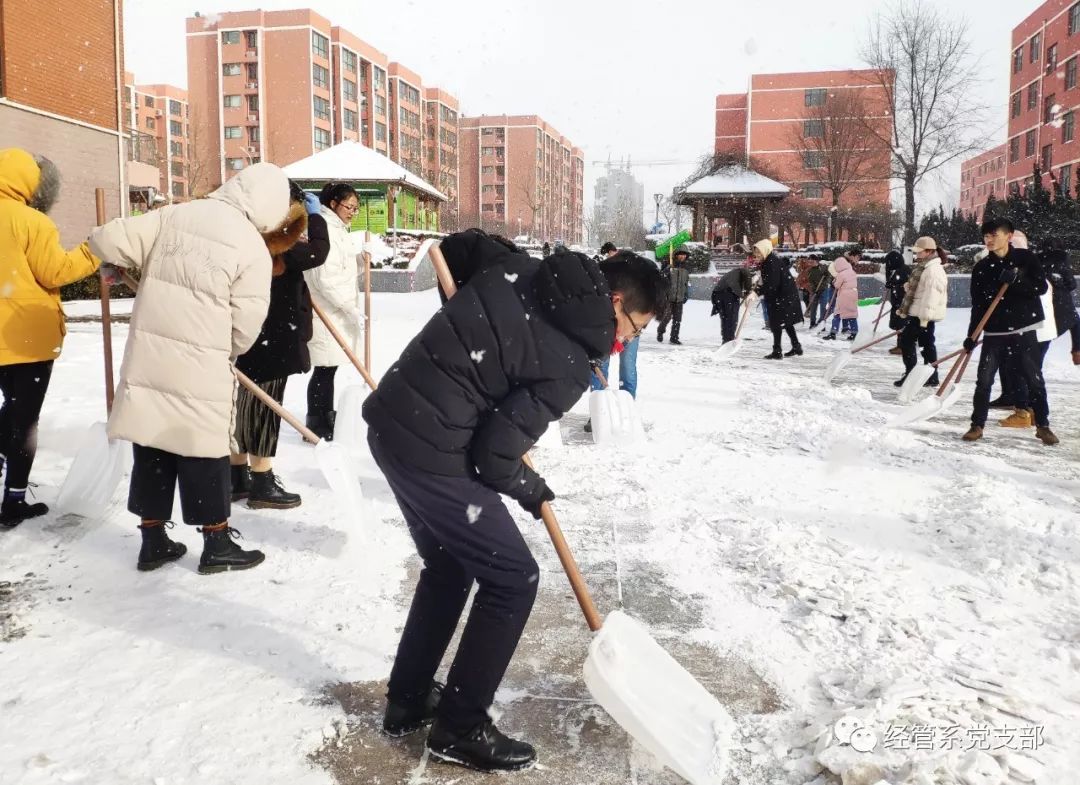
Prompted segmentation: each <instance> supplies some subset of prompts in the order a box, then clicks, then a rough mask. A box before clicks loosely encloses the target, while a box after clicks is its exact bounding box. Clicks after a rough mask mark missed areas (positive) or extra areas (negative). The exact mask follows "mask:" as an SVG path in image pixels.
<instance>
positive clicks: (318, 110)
mask: <svg viewBox="0 0 1080 785" xmlns="http://www.w3.org/2000/svg"><path fill="white" fill-rule="evenodd" d="M314 101H315V116H316V117H317V118H319V119H320V120H329V119H330V102H329V101H327V100H326V99H325V98H321V97H320V96H315V98H314Z"/></svg>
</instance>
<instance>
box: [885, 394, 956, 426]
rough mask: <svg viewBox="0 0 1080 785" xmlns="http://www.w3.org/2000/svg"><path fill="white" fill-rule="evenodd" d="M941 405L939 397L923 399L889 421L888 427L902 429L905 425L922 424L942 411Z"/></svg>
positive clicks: (932, 396) (933, 396)
mask: <svg viewBox="0 0 1080 785" xmlns="http://www.w3.org/2000/svg"><path fill="white" fill-rule="evenodd" d="M941 404H942V400H941V398H939V397H938V396H937V395H931V396H929V397H928V398H923V399H922V400H921V401H918V402H916V403H913V404H912V405H911V406H909V407H907V408H906V409H904V410H903V411H902V412H900V414H898V415H896V416H895V417H893V418H892V419H891V420H889V422H888V423H887V424H886V427H887V428H902V427H904V426H905V425H912V424H914V423H917V422H922V421H923V420H929V419H930V418H931V417H933V416H934V415H936V414H937V413H938V412H940V411H941Z"/></svg>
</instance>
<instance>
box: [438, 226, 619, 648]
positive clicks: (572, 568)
mask: <svg viewBox="0 0 1080 785" xmlns="http://www.w3.org/2000/svg"><path fill="white" fill-rule="evenodd" d="M428 255H429V256H430V257H431V263H432V264H433V265H434V266H435V274H436V275H437V276H438V278H439V284H440V285H441V286H442V290H443V294H445V295H446V296H447V298H450V297H453V296H454V293H455V292H457V285H456V284H455V283H454V277H453V276H452V275H450V268H449V267H448V266H447V264H446V259H445V258H444V257H443V255H442V250H441V249H440V248H439V246H438V245H432V246H431V250H430V251H428ZM605 386H606V385H605ZM521 460H522V462H523V463H524V464H525V465H526V466H528V467H529V468H530V469H533V471H535V468H534V467H533V463H532V461H531V460H530V459H529V456H528V455H523V456H521ZM540 518H541V519H542V520H543V521H544V528H546V529H547V533H548V537H550V538H551V544H552V545H554V546H555V553H557V554H558V555H559V562H560V563H561V564H562V568H563V571H564V572H565V573H566V577H567V578H568V579H569V580H570V586H571V588H573V590H574V596H575V597H577V601H578V605H580V606H581V612H582V613H583V614H585V621H586V622H587V623H588V625H589V629H590V630H592V631H593V632H596V631H597V630H599V629H600V627H601V626H602V625H603V621H602V620H601V618H600V614H599V613H598V612H597V610H596V605H595V604H594V603H593V600H592V594H590V593H589V587H588V586H587V585H586V584H585V579H584V578H582V577H581V570H580V569H579V568H578V565H577V562H576V561H575V560H574V554H573V553H571V552H570V546H569V545H568V544H567V542H566V538H565V537H564V536H563V533H562V527H561V526H559V521H558V519H556V517H555V513H554V512H553V511H552V509H551V505H550V504H548V503H547V502H544V503H543V504H541V505H540Z"/></svg>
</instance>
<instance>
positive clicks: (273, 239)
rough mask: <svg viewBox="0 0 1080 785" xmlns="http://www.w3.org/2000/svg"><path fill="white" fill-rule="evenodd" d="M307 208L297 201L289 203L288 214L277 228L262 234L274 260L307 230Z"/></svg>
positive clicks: (298, 240) (296, 241) (295, 242)
mask: <svg viewBox="0 0 1080 785" xmlns="http://www.w3.org/2000/svg"><path fill="white" fill-rule="evenodd" d="M307 223H308V219H307V208H305V207H304V205H302V204H300V203H299V202H290V203H289V214H288V215H287V216H286V217H285V220H284V221H282V223H281V225H280V226H278V228H276V229H274V230H273V231H272V232H267V233H265V234H263V240H264V241H265V242H266V249H267V250H268V251H270V255H271V256H272V257H274V259H275V260H276V259H277V257H279V256H281V255H282V254H283V253H285V252H286V251H288V250H289V249H290V248H292V247H293V246H294V245H296V244H297V243H298V242H300V238H302V237H303V236H304V232H306V231H307Z"/></svg>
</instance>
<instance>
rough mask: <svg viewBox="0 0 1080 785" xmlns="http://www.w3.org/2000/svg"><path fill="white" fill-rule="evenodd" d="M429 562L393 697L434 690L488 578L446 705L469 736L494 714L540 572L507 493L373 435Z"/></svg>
mask: <svg viewBox="0 0 1080 785" xmlns="http://www.w3.org/2000/svg"><path fill="white" fill-rule="evenodd" d="M368 442H369V444H370V446H371V454H372V456H374V458H375V462H376V463H377V464H378V465H379V468H380V469H381V470H382V472H383V474H384V475H385V476H386V481H387V482H388V483H389V484H390V489H391V490H392V491H393V492H394V497H395V498H396V499H397V502H398V506H399V507H401V513H402V515H404V516H405V522H406V523H407V524H408V527H409V534H411V535H412V538H413V542H415V543H416V551H417V553H419V554H420V558H421V559H423V560H424V569H423V570H422V571H421V572H420V580H419V582H418V583H417V584H416V594H415V595H414V596H413V601H412V607H411V608H410V609H409V617H408V619H407V620H406V622H405V629H404V630H403V631H402V633H401V642H400V643H399V644H398V650H397V656H396V658H395V659H394V667H393V670H392V671H391V672H390V684H389V689H388V695H389V698H390V699H391V700H393V701H395V702H399V703H404V704H408V703H416V702H418V701H420V700H422V699H423V698H424V697H426V695H427V693H428V690H429V689H430V688H431V682H432V679H433V678H434V677H435V671H436V670H438V668H439V663H440V662H441V661H442V658H443V655H444V654H445V653H446V648H447V646H448V645H449V644H450V639H451V638H452V637H453V635H454V630H455V629H456V628H457V625H458V621H459V619H460V618H461V613H462V611H463V610H464V608H465V602H466V600H467V599H468V597H469V590H470V588H471V587H472V584H473V581H476V582H477V583H478V584H479V588H478V590H477V592H476V597H475V599H474V600H473V604H472V609H471V610H470V611H469V619H468V621H467V622H466V623H465V631H464V633H463V634H462V636H461V642H460V644H459V645H458V650H457V655H456V656H455V657H454V662H453V664H452V665H451V666H450V673H449V676H448V677H447V680H446V690H445V691H444V692H443V695H442V700H441V701H440V703H439V721H440V724H444V725H445V726H446V727H447V728H449V729H451V730H453V731H457V732H461V733H464V732H466V731H468V730H471V729H472V728H474V727H475V726H477V725H478V724H480V723H481V722H484V721H485V720H487V718H488V715H487V710H488V708H489V707H490V706H491V703H492V701H493V700H494V699H495V690H496V689H498V687H499V682H501V681H502V678H503V675H504V674H505V673H506V668H507V665H509V663H510V658H511V657H512V656H513V654H514V650H515V649H516V648H517V645H518V641H519V640H520V638H521V633H522V630H524V629H525V622H527V621H528V620H529V613H530V612H531V611H532V606H533V601H534V600H535V599H536V586H537V582H538V580H539V569H538V567H537V565H536V561H535V560H534V559H533V557H532V554H531V553H530V552H529V547H528V545H526V544H525V540H524V539H523V538H522V536H521V532H520V531H518V528H517V525H516V524H515V523H514V520H513V518H511V517H510V513H509V512H507V510H506V506H505V505H504V504H503V502H502V499H501V498H500V497H499V494H497V493H496V492H495V491H493V490H491V489H490V488H488V487H486V486H484V485H482V484H480V483H479V482H476V481H475V480H471V479H469V478H466V477H441V476H438V475H434V474H427V473H424V472H419V471H416V470H415V469H413V468H411V467H409V466H407V465H405V464H403V463H401V462H400V461H398V460H397V459H396V458H394V457H393V456H391V455H390V454H389V453H387V452H386V451H385V450H383V449H382V447H381V446H380V444H379V442H378V439H377V438H375V437H374V436H371V437H369V440H368Z"/></svg>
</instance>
